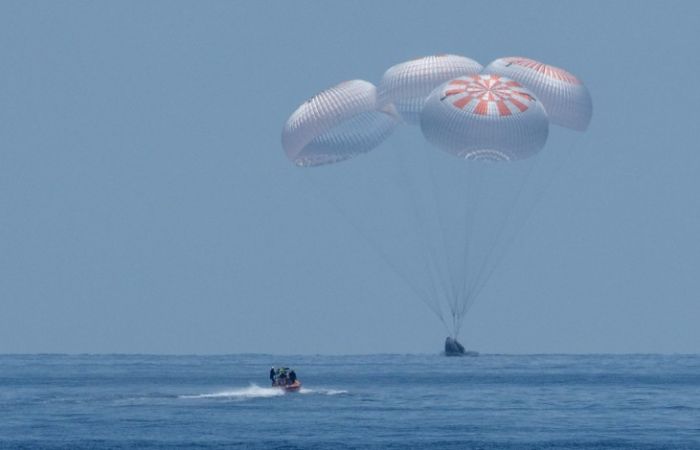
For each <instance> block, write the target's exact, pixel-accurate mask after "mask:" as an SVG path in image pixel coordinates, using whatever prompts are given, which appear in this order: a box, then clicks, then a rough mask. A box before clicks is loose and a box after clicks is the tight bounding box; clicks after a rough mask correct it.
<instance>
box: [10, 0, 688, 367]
mask: <svg viewBox="0 0 700 450" xmlns="http://www.w3.org/2000/svg"><path fill="white" fill-rule="evenodd" d="M699 22H700V3H698V2H691V1H687V2H681V1H679V2H660V1H659V2H637V1H634V2H632V1H616V2H607V1H605V2H604V1H599V2H583V1H579V2H563V1H548V2H544V1H539V2H466V1H454V2H398V1H385V2H370V1H365V2H326V1H316V2H309V1H296V2H282V1H278V2H271V1H261V2H257V1H255V2H254V1H248V2H243V1H228V2H213V1H211V2H194V1H190V2H182V1H123V2H82V1H63V2H52V1H44V2H36V1H3V2H0V352H166V353H235V352H276V353H375V352H406V353H413V352H436V351H438V350H439V349H440V346H441V344H442V340H443V339H444V336H445V333H444V331H443V329H442V328H441V326H440V325H439V323H438V322H437V321H436V320H435V319H434V318H433V317H432V316H431V315H430V314H429V312H428V311H427V309H426V307H425V306H424V305H423V304H422V303H421V302H420V301H418V300H417V299H415V298H413V297H411V292H410V291H409V290H408V289H407V288H406V286H405V285H404V284H403V283H402V282H401V280H400V279H399V278H397V277H396V276H395V274H394V273H393V272H392V271H391V270H390V269H389V268H388V267H387V266H386V264H385V263H384V261H383V260H382V259H381V258H379V257H377V256H376V255H375V254H374V253H373V252H372V250H371V249H370V248H368V247H367V245H365V244H364V241H363V240H362V238H361V237H360V236H358V235H357V234H356V233H354V232H353V229H352V228H351V227H349V226H348V225H347V224H345V223H343V220H342V219H341V218H339V217H338V215H337V214H336V212H335V211H334V210H333V209H332V208H330V207H329V206H328V205H326V204H324V203H322V202H319V201H317V199H315V200H310V198H313V197H312V196H313V192H312V190H311V188H310V187H309V185H308V183H305V181H304V180H303V178H302V177H300V175H299V172H298V170H297V169H295V168H294V167H293V166H291V165H290V164H289V162H288V161H287V160H286V159H285V157H284V156H283V152H282V149H281V147H280V131H281V127H282V125H283V123H284V121H285V119H286V117H287V116H288V115H289V114H290V113H291V111H293V110H294V109H295V108H296V106H297V105H298V104H299V103H300V102H302V101H304V100H305V99H306V98H308V97H309V96H310V95H312V94H313V93H315V92H316V91H318V90H319V89H321V88H324V87H327V86H330V85H332V84H335V83H337V82H339V81H342V80H346V79H351V78H363V79H367V80H370V81H373V82H377V81H378V80H379V78H380V77H381V75H382V73H383V72H384V70H385V69H386V68H388V67H389V66H390V65H392V64H395V63H397V62H401V61H403V60H405V59H410V58H414V57H416V56H421V55H427V54H433V53H457V54H463V55H466V56H469V57H471V58H474V59H476V60H478V61H480V62H481V63H483V64H486V63H488V62H489V61H491V60H493V59H495V58H497V57H500V56H508V55H523V56H529V57H532V58H535V59H539V60H542V61H545V62H548V63H550V64H554V65H557V66H561V67H565V68H567V69H569V70H570V71H571V72H573V73H575V74H577V75H578V76H579V77H580V78H582V79H583V80H584V81H585V83H586V84H587V86H588V87H589V89H590V91H591V93H592V96H593V99H594V117H593V122H592V124H591V127H590V129H589V131H588V133H587V134H586V135H585V136H584V137H583V138H582V139H581V143H580V146H581V147H582V148H583V149H585V152H584V151H582V153H581V154H579V155H576V156H575V157H574V158H572V159H571V160H570V161H569V162H568V163H567V166H566V167H565V168H564V169H563V171H562V174H561V175H560V176H559V177H558V178H557V179H556V180H555V182H554V184H553V185H552V186H551V188H550V189H549V192H548V193H547V195H546V197H545V198H544V199H543V200H542V202H541V204H540V205H539V206H538V208H537V210H536V211H535V213H534V215H533V217H532V219H531V220H530V222H529V223H528V224H527V226H526V230H524V232H523V234H522V236H521V237H520V239H519V240H518V241H517V242H516V243H515V244H514V245H513V248H512V249H511V251H510V253H509V255H508V257H507V259H506V260H505V261H504V263H503V265H502V266H501V267H500V270H499V271H498V273H497V274H496V275H495V276H494V277H493V279H492V280H491V283H490V285H489V286H488V288H487V289H486V290H485V291H484V293H483V295H482V296H481V298H479V300H478V302H477V303H476V305H475V307H474V308H473V309H472V310H471V312H470V314H469V316H468V318H467V322H466V325H465V328H464V333H463V336H462V340H463V341H465V342H466V343H467V346H468V347H470V348H474V349H477V350H480V351H482V352H511V353H519V352H699V351H700V327H698V322H699V320H700V295H699V293H700V264H699V263H698V255H700V237H698V232H699V231H700V177H699V176H698V173H700V144H699V143H700V141H699V139H698V138H699V137H700V136H699V134H700V133H699V129H700V126H699V119H700V114H698V107H699V105H700V89H698V88H697V84H698V82H697V79H698V74H699V73H700V58H699V57H698V54H700V44H699V43H700V31H699V29H700V27H698V23H699ZM339 235H340V236H342V239H339V238H338V236H339ZM289 341H291V345H289V344H285V345H281V343H285V342H289Z"/></svg>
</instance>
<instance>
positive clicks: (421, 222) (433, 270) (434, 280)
mask: <svg viewBox="0 0 700 450" xmlns="http://www.w3.org/2000/svg"><path fill="white" fill-rule="evenodd" d="M404 153H406V149H402V150H401V151H400V152H399V156H400V155H401V154H404ZM406 164H407V163H406V161H405V160H404V159H402V158H399V164H398V167H399V168H400V170H399V180H400V181H401V184H402V186H403V187H404V188H405V189H403V190H402V191H403V192H406V194H407V197H408V200H409V203H410V204H411V211H412V213H413V218H414V220H415V221H416V225H417V226H418V233H419V236H416V241H417V242H419V243H420V245H421V247H422V249H423V254H424V255H425V261H426V263H427V264H426V265H427V268H428V272H429V275H430V276H429V277H428V278H429V281H430V287H431V291H432V293H433V298H434V299H435V301H434V303H435V304H436V306H435V307H436V308H437V309H439V310H440V311H441V308H440V304H441V302H440V297H441V295H442V296H443V297H445V296H446V292H445V290H444V289H445V288H444V285H443V283H441V282H440V280H441V278H442V277H441V276H440V268H439V266H438V264H437V261H438V259H437V256H436V255H435V253H434V249H433V247H432V246H431V245H429V243H428V236H429V235H430V232H429V230H428V229H427V228H426V222H427V220H426V219H425V218H424V217H422V216H421V210H422V208H421V207H420V205H419V203H418V202H419V200H418V198H419V197H418V192H417V191H416V189H415V186H414V185H413V183H412V182H411V179H410V177H409V176H408V169H407V168H406ZM439 288H441V289H439ZM440 316H441V317H442V312H441V313H440ZM443 323H444V320H443Z"/></svg>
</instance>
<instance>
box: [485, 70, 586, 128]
mask: <svg viewBox="0 0 700 450" xmlns="http://www.w3.org/2000/svg"><path fill="white" fill-rule="evenodd" d="M484 73H487V74H497V75H503V76H505V77H508V78H511V79H513V80H515V81H517V82H519V83H520V84H522V85H523V86H525V87H526V88H528V89H529V90H530V91H532V93H533V94H535V96H536V97H537V98H538V99H539V100H540V101H541V102H542V104H543V105H544V108H545V110H546V111H547V115H548V116H549V120H550V122H552V123H553V124H556V125H560V126H562V127H566V128H571V129H572V130H578V131H585V130H586V128H588V124H589V123H590V121H591V115H592V114H593V104H592V101H591V95H590V94H589V93H588V89H587V88H586V86H584V85H583V83H582V82H581V80H579V79H578V78H576V76H574V75H572V74H570V73H569V72H567V71H566V70H564V69H560V68H558V67H554V66H549V65H547V64H544V63H541V62H539V61H535V60H534V59H529V58H523V57H520V56H514V57H507V58H499V59H497V60H495V61H493V62H492V63H491V64H489V65H488V66H486V67H485V68H484Z"/></svg>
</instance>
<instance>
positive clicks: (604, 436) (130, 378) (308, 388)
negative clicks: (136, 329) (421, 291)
mask: <svg viewBox="0 0 700 450" xmlns="http://www.w3.org/2000/svg"><path fill="white" fill-rule="evenodd" d="M273 365H274V366H288V367H292V368H294V369H296V372H297V374H298V376H299V379H300V380H301V381H302V383H303V388H302V390H301V392H299V393H288V394H284V393H282V392H281V391H280V390H278V389H275V388H271V387H269V385H268V372H269V369H270V366H273ZM0 448H27V449H34V448H62V449H81V448H149V449H154V448H157V449H161V448H162V449H166V448H167V449H173V448H200V449H207V448H246V449H247V448H253V449H255V448H265V449H326V448H328V449H365V448H367V449H369V448H392V449H413V448H435V449H440V448H447V449H462V448H465V449H468V448H474V449H497V448H506V449H511V448H512V449H516V448H517V449H521V448H522V449H541V448H561V449H584V448H595V449H603V448H634V449H657V448H669V449H671V448H672V449H682V448H688V449H689V448H700V355H517V356H514V355H481V356H478V357H466V358H446V357H444V356H439V355H367V356H322V355H319V356H276V355H260V354H245V355H224V356H163V355H2V356H0Z"/></svg>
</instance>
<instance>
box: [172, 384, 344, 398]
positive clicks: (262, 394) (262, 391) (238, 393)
mask: <svg viewBox="0 0 700 450" xmlns="http://www.w3.org/2000/svg"><path fill="white" fill-rule="evenodd" d="M298 393H299V394H305V395H308V394H316V395H342V394H347V393H348V391H345V390H339V389H323V388H319V389H308V388H305V387H302V388H301V389H300V390H299V392H298ZM283 395H285V392H284V391H283V390H282V389H280V388H276V387H261V386H258V385H257V384H251V385H250V386H248V387H245V388H239V389H227V390H225V391H220V392H211V393H206V394H192V395H180V396H178V398H182V399H212V398H213V399H229V400H248V399H254V398H270V397H280V396H283Z"/></svg>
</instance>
